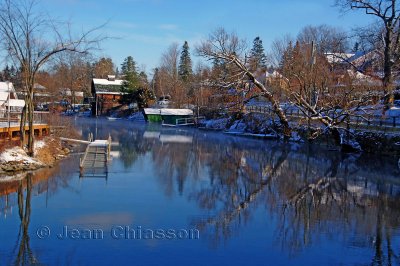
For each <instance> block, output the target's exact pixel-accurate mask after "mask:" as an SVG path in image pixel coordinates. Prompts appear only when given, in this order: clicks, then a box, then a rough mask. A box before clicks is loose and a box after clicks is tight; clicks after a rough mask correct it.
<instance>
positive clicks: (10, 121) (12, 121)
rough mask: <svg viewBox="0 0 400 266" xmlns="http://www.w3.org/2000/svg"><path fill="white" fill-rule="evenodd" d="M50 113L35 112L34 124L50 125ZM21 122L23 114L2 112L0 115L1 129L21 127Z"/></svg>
mask: <svg viewBox="0 0 400 266" xmlns="http://www.w3.org/2000/svg"><path fill="white" fill-rule="evenodd" d="M49 118H50V113H49V112H39V111H35V112H33V123H34V124H48V122H49ZM20 122H21V112H10V113H8V112H2V113H0V127H11V126H19V125H20Z"/></svg>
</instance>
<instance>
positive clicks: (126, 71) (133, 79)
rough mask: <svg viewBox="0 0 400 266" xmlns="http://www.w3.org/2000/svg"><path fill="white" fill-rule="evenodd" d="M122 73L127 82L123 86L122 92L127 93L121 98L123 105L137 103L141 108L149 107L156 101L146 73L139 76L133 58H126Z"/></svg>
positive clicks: (122, 65)
mask: <svg viewBox="0 0 400 266" xmlns="http://www.w3.org/2000/svg"><path fill="white" fill-rule="evenodd" d="M121 73H122V75H123V76H124V80H125V81H124V82H123V83H122V86H121V91H122V92H124V93H125V94H124V95H123V96H122V98H121V103H123V104H130V103H137V105H138V107H139V108H145V107H147V106H148V103H149V101H151V100H153V99H154V95H153V93H152V92H151V91H150V90H149V89H148V84H147V75H146V73H145V72H143V71H142V72H140V74H138V72H137V68H136V62H135V61H134V60H133V57H132V56H128V57H127V58H125V60H124V62H123V63H122V64H121Z"/></svg>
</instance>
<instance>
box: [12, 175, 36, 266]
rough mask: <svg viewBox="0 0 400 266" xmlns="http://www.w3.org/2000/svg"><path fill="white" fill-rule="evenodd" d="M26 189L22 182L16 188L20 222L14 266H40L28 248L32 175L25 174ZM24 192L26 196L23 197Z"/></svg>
mask: <svg viewBox="0 0 400 266" xmlns="http://www.w3.org/2000/svg"><path fill="white" fill-rule="evenodd" d="M25 180H26V188H25V189H24V187H23V183H22V181H20V184H19V187H18V192H17V193H18V214H19V218H20V220H21V224H20V228H19V232H18V238H17V247H18V248H17V249H18V251H17V255H16V256H15V262H14V265H40V263H39V261H38V259H37V258H36V257H35V254H34V253H33V251H32V249H31V247H30V237H29V223H30V217H31V198H32V174H27V176H26V178H25ZM24 191H26V194H25V195H24Z"/></svg>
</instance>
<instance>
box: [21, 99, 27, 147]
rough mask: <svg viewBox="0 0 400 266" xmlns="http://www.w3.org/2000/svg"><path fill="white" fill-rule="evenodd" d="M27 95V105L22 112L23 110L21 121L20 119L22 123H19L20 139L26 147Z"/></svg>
mask: <svg viewBox="0 0 400 266" xmlns="http://www.w3.org/2000/svg"><path fill="white" fill-rule="evenodd" d="M26 103H27V101H26V97H25V105H24V107H23V108H22V112H21V121H20V125H19V134H20V141H21V144H20V145H21V148H23V147H24V144H25V124H26V111H27V108H26Z"/></svg>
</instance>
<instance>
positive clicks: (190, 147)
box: [0, 119, 400, 265]
mask: <svg viewBox="0 0 400 266" xmlns="http://www.w3.org/2000/svg"><path fill="white" fill-rule="evenodd" d="M75 123H76V126H77V127H78V128H79V129H80V131H81V133H82V135H83V137H84V138H87V136H88V134H89V133H93V135H94V137H95V138H96V139H106V138H108V135H109V134H110V135H111V137H112V139H113V142H114V145H113V147H112V160H111V161H110V162H109V164H108V167H107V169H103V170H104V171H100V172H96V173H94V172H93V173H92V172H90V171H87V172H84V173H83V174H82V173H80V171H79V158H80V157H81V156H82V154H75V155H72V156H71V157H69V158H67V159H65V160H63V161H61V162H60V163H59V164H58V165H57V166H56V167H54V168H52V169H44V170H42V171H39V172H36V173H33V174H27V175H26V176H25V177H24V179H22V180H20V181H7V182H0V195H1V197H0V239H1V243H0V265H30V264H41V265H375V264H376V265H388V264H392V265H396V264H400V258H399V257H400V170H399V168H398V165H397V160H396V158H393V157H381V156H376V155H367V154H364V155H360V154H353V155H351V154H341V153H339V152H337V151H333V150H330V149H329V148H327V147H323V146H310V145H305V144H287V143H281V142H276V141H268V140H267V141H265V140H255V139H248V138H241V137H234V136H227V135H224V134H221V133H216V132H208V131H201V130H196V129H183V128H179V129H175V128H162V127H160V126H158V125H154V124H153V125H152V124H149V125H146V124H134V123H132V122H129V121H105V120H97V121H96V120H94V119H77V120H76V121H75Z"/></svg>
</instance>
